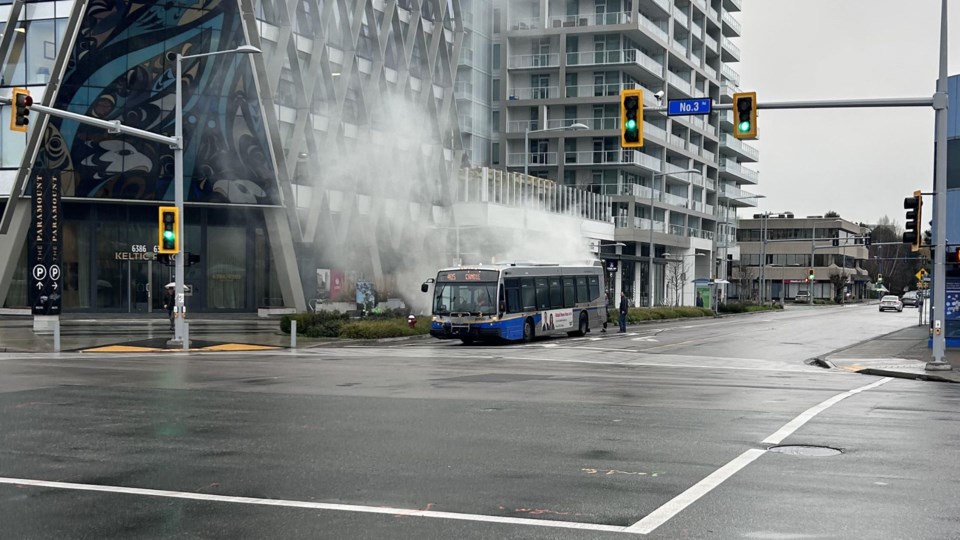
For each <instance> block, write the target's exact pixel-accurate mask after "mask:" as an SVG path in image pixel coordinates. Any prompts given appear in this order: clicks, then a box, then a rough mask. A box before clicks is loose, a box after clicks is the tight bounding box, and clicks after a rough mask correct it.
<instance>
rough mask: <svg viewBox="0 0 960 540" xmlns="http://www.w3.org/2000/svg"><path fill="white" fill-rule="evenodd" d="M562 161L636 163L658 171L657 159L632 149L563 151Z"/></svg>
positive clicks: (585, 163)
mask: <svg viewBox="0 0 960 540" xmlns="http://www.w3.org/2000/svg"><path fill="white" fill-rule="evenodd" d="M563 162H564V163H565V164H567V165H636V166H638V167H643V168H644V169H648V170H651V171H654V172H660V160H659V159H657V158H655V157H652V156H648V155H647V154H644V153H642V152H636V151H633V150H596V151H594V150H581V151H577V152H564V153H563Z"/></svg>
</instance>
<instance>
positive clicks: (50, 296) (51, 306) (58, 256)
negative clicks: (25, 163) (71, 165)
mask: <svg viewBox="0 0 960 540" xmlns="http://www.w3.org/2000/svg"><path fill="white" fill-rule="evenodd" d="M32 202H33V226H32V228H31V230H30V247H29V249H30V260H29V261H28V263H29V268H30V306H31V309H32V311H33V314H34V315H59V314H60V303H61V302H60V298H61V295H62V293H63V284H62V283H61V281H62V279H61V278H62V272H61V271H60V268H61V266H62V264H63V238H62V236H61V233H62V231H61V228H60V216H61V213H60V176H59V175H57V174H54V173H51V172H50V171H49V170H48V169H35V170H34V171H33V197H32Z"/></svg>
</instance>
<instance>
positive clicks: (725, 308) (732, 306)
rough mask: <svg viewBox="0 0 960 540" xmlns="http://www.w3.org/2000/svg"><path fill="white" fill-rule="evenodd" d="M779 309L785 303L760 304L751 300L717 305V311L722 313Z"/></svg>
mask: <svg viewBox="0 0 960 540" xmlns="http://www.w3.org/2000/svg"><path fill="white" fill-rule="evenodd" d="M777 309H783V305H782V304H780V303H777V304H771V305H760V304H753V303H750V302H742V303H738V302H729V303H726V304H720V305H719V306H718V307H717V311H718V312H720V313H753V312H755V311H773V310H777Z"/></svg>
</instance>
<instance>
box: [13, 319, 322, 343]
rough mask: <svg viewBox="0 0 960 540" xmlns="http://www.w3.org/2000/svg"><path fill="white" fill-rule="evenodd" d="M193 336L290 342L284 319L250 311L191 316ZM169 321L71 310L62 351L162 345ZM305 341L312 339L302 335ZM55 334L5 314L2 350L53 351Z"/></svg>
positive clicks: (168, 333)
mask: <svg viewBox="0 0 960 540" xmlns="http://www.w3.org/2000/svg"><path fill="white" fill-rule="evenodd" d="M188 321H189V324H190V341H191V343H192V345H194V347H196V346H205V347H216V346H222V345H229V344H246V345H257V346H269V347H287V346H289V345H290V336H289V335H286V334H283V333H281V332H280V320H279V318H256V317H250V316H249V315H247V314H237V315H236V316H234V315H222V316H211V315H204V316H202V317H200V318H195V319H194V318H191V319H189V320H188ZM169 327H170V323H169V321H168V320H167V319H166V317H164V316H163V314H157V315H155V316H152V317H147V316H134V317H127V316H125V315H120V314H113V315H108V316H104V315H97V316H95V315H84V314H71V315H70V316H68V317H62V318H61V320H60V350H61V351H63V352H76V351H82V350H85V349H91V348H94V347H104V346H108V345H117V344H124V345H136V346H141V347H160V348H162V347H163V344H164V343H165V342H166V340H167V339H169V338H170V337H172V336H173V332H171V331H170V329H169ZM300 340H301V341H304V342H312V341H313V340H307V339H305V338H302V337H301V338H300ZM53 350H54V345H53V335H52V334H35V333H34V332H33V318H32V317H29V316H27V317H23V316H0V352H53Z"/></svg>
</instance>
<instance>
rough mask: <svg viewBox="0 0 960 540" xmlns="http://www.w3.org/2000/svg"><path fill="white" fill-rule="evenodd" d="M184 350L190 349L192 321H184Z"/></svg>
mask: <svg viewBox="0 0 960 540" xmlns="http://www.w3.org/2000/svg"><path fill="white" fill-rule="evenodd" d="M183 350H185V351H189V350H190V323H188V322H187V321H183Z"/></svg>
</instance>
